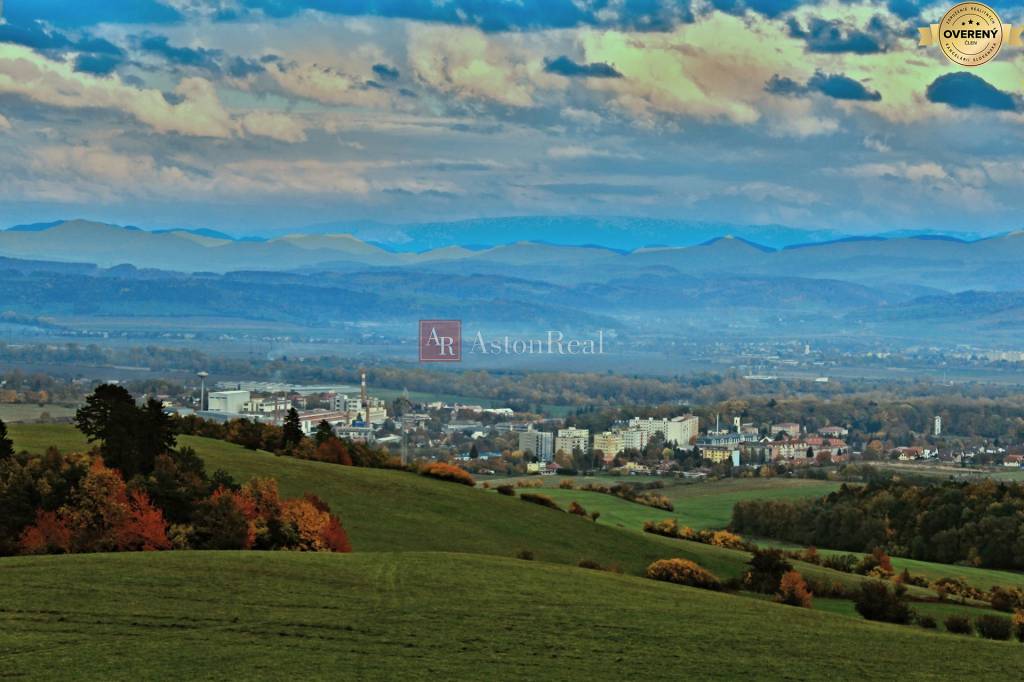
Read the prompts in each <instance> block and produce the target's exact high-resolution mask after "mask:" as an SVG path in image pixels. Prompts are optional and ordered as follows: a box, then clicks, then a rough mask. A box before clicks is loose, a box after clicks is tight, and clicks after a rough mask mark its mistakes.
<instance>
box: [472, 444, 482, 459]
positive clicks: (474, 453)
mask: <svg viewBox="0 0 1024 682" xmlns="http://www.w3.org/2000/svg"><path fill="white" fill-rule="evenodd" d="M469 458H470V459H480V451H479V450H477V448H476V443H473V447H471V448H470V449H469Z"/></svg>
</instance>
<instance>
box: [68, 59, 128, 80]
mask: <svg viewBox="0 0 1024 682" xmlns="http://www.w3.org/2000/svg"><path fill="white" fill-rule="evenodd" d="M123 61H124V58H123V57H121V56H119V55H110V54H80V55H78V56H77V57H76V58H75V71H78V72H80V73H91V74H95V75H97V76H106V75H108V74H110V73H113V72H114V70H115V69H116V68H117V67H118V66H120V65H121V62H123Z"/></svg>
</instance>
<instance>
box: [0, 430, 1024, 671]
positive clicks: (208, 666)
mask: <svg viewBox="0 0 1024 682" xmlns="http://www.w3.org/2000/svg"><path fill="white" fill-rule="evenodd" d="M12 431H13V435H14V438H15V441H16V447H18V448H19V449H20V448H27V449H30V450H35V451H41V450H44V449H45V447H46V446H47V445H48V444H49V443H57V444H58V445H60V446H61V447H66V448H70V449H74V448H81V447H82V446H83V445H84V441H83V440H82V439H81V437H80V436H77V432H75V431H74V430H73V429H70V428H69V427H66V426H63V427H62V426H53V425H48V426H37V425H15V427H14V428H13V429H12ZM180 444H181V445H188V446H191V447H194V448H195V449H196V450H197V451H198V452H199V453H200V454H201V455H202V456H203V458H204V459H205V461H206V463H207V468H208V470H209V471H211V472H212V471H213V470H216V469H225V470H227V471H228V472H230V473H231V474H232V475H233V476H234V477H235V478H236V479H238V480H247V479H248V478H250V477H252V476H273V477H275V478H276V479H277V480H278V481H279V482H280V486H281V489H282V491H283V492H284V493H285V494H286V495H289V496H292V495H299V494H302V493H304V492H307V491H309V492H316V493H317V494H318V495H320V496H321V497H323V498H324V499H325V500H326V501H327V502H328V503H329V504H330V505H331V507H332V509H333V510H334V511H336V512H337V513H338V514H339V515H340V516H341V518H342V520H343V522H344V524H345V527H346V529H347V530H348V531H349V534H350V536H351V538H352V544H353V547H354V550H355V551H354V553H353V554H352V555H344V556H343V555H327V554H298V553H288V552H280V553H259V552H164V553H153V554H145V553H143V554H116V555H77V556H59V557H24V558H6V559H0V669H2V670H3V671H4V674H5V675H11V676H22V677H30V678H33V679H47V678H49V679H59V678H66V676H67V672H68V671H69V670H73V671H74V673H75V677H77V678H83V679H105V680H113V679H140V678H164V677H175V678H177V679H193V678H198V679H215V678H217V679H222V678H225V677H231V676H237V675H238V674H239V673H240V672H244V675H245V676H246V677H250V678H254V679H267V678H278V679H279V678H281V677H284V676H288V677H292V678H294V677H304V678H328V677H329V678H332V679H337V678H339V677H342V678H344V677H353V678H358V679H396V678H398V679H426V678H438V677H441V678H447V679H451V678H459V679H484V678H492V679H493V678H494V677H500V678H513V677H516V678H520V677H531V678H538V679H567V678H577V677H592V678H594V679H622V677H623V670H624V668H623V666H626V667H628V671H629V672H628V675H629V677H637V678H639V677H643V678H651V679H679V678H680V677H681V676H684V675H686V674H693V672H694V671H695V670H699V671H700V672H701V675H700V676H701V677H702V678H703V679H737V678H742V677H755V678H758V679H781V678H786V679H824V678H826V677H829V678H837V677H838V678H840V679H842V678H845V677H855V676H856V677H858V678H863V677H865V676H868V677H875V678H886V679H889V678H893V677H897V676H898V677H900V678H901V679H910V680H913V679H939V678H943V679H944V678H946V677H947V676H959V675H967V674H970V675H972V677H974V678H977V679H1001V678H1004V677H1005V672H1004V671H1005V670H1007V669H1009V668H1013V667H1019V666H1021V665H1024V647H1022V646H1020V645H1019V644H1016V643H993V642H987V641H983V640H981V639H980V638H963V637H954V636H952V635H947V634H944V633H941V632H939V633H937V632H929V631H925V630H923V629H920V628H916V627H905V626H892V625H884V624H877V623H869V622H866V621H863V620H861V619H860V618H859V617H858V616H856V614H855V613H854V612H853V611H852V605H851V604H850V602H842V601H835V600H824V599H822V600H817V601H818V602H819V603H818V604H817V608H816V609H814V610H804V609H795V608H792V607H786V606H781V605H777V604H774V603H771V602H770V601H766V600H765V599H760V598H751V597H750V595H729V594H719V593H710V592H704V591H698V590H691V589H688V588H683V587H677V586H672V585H666V584H661V583H655V582H652V581H649V580H645V579H643V578H640V577H637V576H639V575H640V574H642V572H643V570H644V568H645V567H646V566H647V565H648V564H649V563H650V562H651V561H652V560H654V559H658V558H666V557H671V556H679V557H683V558H689V559H692V560H694V561H696V562H698V563H700V564H701V565H703V566H705V567H707V568H708V569H710V570H711V571H713V572H715V573H716V574H717V575H719V576H720V577H721V578H723V579H727V578H733V577H738V576H739V575H740V574H741V573H742V572H743V570H745V568H746V566H745V563H746V561H747V559H748V556H749V555H747V554H746V553H744V552H739V551H733V550H727V549H722V548H718V547H711V546H708V545H702V544H698V543H693V542H684V541H678V540H671V539H668V538H661V537H657V536H653V535H649V534H644V533H642V532H639V529H638V527H627V525H629V526H631V524H632V521H633V520H636V518H640V517H643V518H651V517H652V516H651V515H652V514H653V513H656V512H657V511H658V510H654V509H650V508H648V507H642V506H640V505H636V504H635V503H630V502H627V501H625V500H621V499H618V498H614V497H612V496H609V495H603V494H599V493H582V492H580V491H562V490H549V491H546V492H550V493H551V494H552V495H553V496H560V495H562V494H566V496H567V497H572V498H576V499H579V498H580V497H581V496H585V498H584V499H580V502H581V503H583V504H584V505H585V506H591V507H593V508H595V509H600V508H601V507H600V505H606V507H605V509H608V510H610V511H607V516H608V517H609V519H610V520H609V523H607V524H606V523H603V521H605V518H604V516H605V511H604V510H602V523H596V524H595V523H593V522H591V521H589V520H586V519H582V518H580V517H577V516H574V515H570V514H566V513H561V512H557V511H553V510H550V509H546V508H543V507H540V506H537V505H532V504H528V503H525V502H523V501H521V500H519V499H516V498H512V497H506V496H501V495H497V494H495V493H491V492H486V491H483V490H480V489H472V488H469V487H466V486H460V485H457V484H452V483H444V482H440V481H435V480H432V479H428V478H425V477H422V476H417V475H415V474H410V473H405V472H394V471H384V470H374V469H360V468H355V467H341V466H336V465H330V464H321V463H317V462H307V461H301V460H296V459H291V458H286V457H276V456H274V455H272V454H270V453H265V452H256V451H248V450H245V449H243V448H241V447H239V446H236V445H233V444H230V443H225V442H222V441H216V440H210V439H206V438H198V437H181V438H180ZM726 483H729V484H730V485H723V486H721V487H720V488H718V489H720V490H721V491H722V494H723V495H724V496H727V497H732V496H736V495H743V492H742V490H741V488H742V484H744V483H746V484H747V485H751V484H752V485H751V488H750V489H749V490H750V492H751V493H752V494H755V495H756V494H769V491H771V490H772V489H771V488H769V487H767V486H765V485H764V483H761V482H758V481H751V482H744V481H735V482H726ZM766 483H767V482H766ZM779 483H785V484H786V485H783V486H781V487H778V488H776V489H774V490H775V492H776V493H781V494H786V495H789V494H794V495H795V494H796V493H795V492H794V493H790V492H784V491H793V490H797V489H798V488H799V489H800V492H803V493H806V492H807V491H810V490H812V488H811V487H809V486H805V485H804V484H803V482H801V483H800V484H798V486H793V485H789V484H790V483H792V482H791V481H785V482H782V481H780V482H779ZM718 485H719V484H700V485H687V486H680V488H684V487H685V488H686V489H687V490H685V491H680V490H675V489H671V490H673V492H676V493H683V492H686V493H691V494H689V495H682V494H680V495H677V496H676V499H679V500H683V501H684V502H685V503H687V504H693V505H697V504H699V502H700V501H701V500H703V501H704V502H710V501H712V500H713V498H714V495H712V494H710V491H713V490H715V489H716V486H718ZM690 489H692V490H690ZM694 493H699V494H694ZM815 494H816V493H815ZM584 500H585V501H584ZM708 506H713V505H708ZM719 514H720V512H719ZM616 515H618V516H619V517H620V520H621V522H622V524H623V526H624V527H623V528H618V527H616V526H617V525H618V522H616V521H615V518H616ZM642 520H643V519H642V518H641V519H640V521H641V523H642ZM520 550H529V551H531V552H532V553H533V555H534V557H535V560H534V561H524V560H521V559H517V558H515V557H516V555H517V554H518V553H519V552H520ZM581 559H592V560H595V561H598V562H599V563H601V564H602V565H605V566H609V565H614V566H618V567H619V568H621V570H622V571H624V573H623V574H622V575H617V574H615V573H611V572H605V571H593V570H587V569H581V568H577V567H576V564H577V563H578V562H579V561H580V560H581ZM797 568H798V570H800V571H801V572H803V573H805V574H806V575H808V576H813V577H818V578H828V579H830V580H836V581H839V582H843V583H844V584H846V585H849V586H855V585H856V584H858V583H859V582H860V581H862V580H863V578H861V577H859V576H852V575H847V574H842V573H836V572H834V571H829V570H826V569H822V568H820V567H816V566H811V565H808V564H797ZM69 585H75V586H77V587H78V588H79V589H68V586H69ZM912 593H913V594H914V595H915V596H918V597H926V596H927V595H928V594H929V593H928V592H927V591H926V590H922V589H920V588H914V590H912ZM915 608H918V609H919V610H921V611H923V612H927V613H932V612H935V614H934V615H936V617H937V618H938V619H939V620H941V617H942V614H943V613H946V612H949V611H951V610H963V611H967V612H968V613H972V614H973V613H982V612H984V611H983V610H980V609H968V608H967V607H963V606H959V605H946V604H915ZM781 632H784V633H785V636H775V635H774V634H771V633H781ZM823 641H824V642H828V656H822V655H821V651H822V648H821V647H822V642H823ZM56 642H59V643H60V646H59V647H58V646H56V645H55V643H56ZM125 642H130V643H131V647H132V650H133V652H134V653H135V654H136V655H134V656H133V657H132V658H131V659H127V658H126V657H125V655H124V643H125ZM722 642H728V654H729V655H727V656H723V655H722V653H721V651H720V650H719V648H718V647H719V646H720V645H721V643H722ZM41 650H45V651H46V652H47V655H46V656H40V655H39V652H40V651H41ZM183 651H187V652H188V654H189V655H188V656H182V655H181V654H182V652H183ZM865 652H871V653H870V655H865ZM127 660H131V661H133V663H132V664H130V665H129V664H127V663H126V661H127Z"/></svg>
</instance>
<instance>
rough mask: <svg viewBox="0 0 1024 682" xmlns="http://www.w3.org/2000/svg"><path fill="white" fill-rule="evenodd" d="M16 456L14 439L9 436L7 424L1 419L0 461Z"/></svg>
mask: <svg viewBox="0 0 1024 682" xmlns="http://www.w3.org/2000/svg"><path fill="white" fill-rule="evenodd" d="M13 456H14V441H12V440H11V439H10V438H8V437H7V424H4V420H3V419H0V461H3V460H5V459H10V458H11V457H13Z"/></svg>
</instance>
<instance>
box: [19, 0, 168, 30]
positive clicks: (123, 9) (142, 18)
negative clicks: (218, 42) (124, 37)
mask: <svg viewBox="0 0 1024 682" xmlns="http://www.w3.org/2000/svg"><path fill="white" fill-rule="evenodd" d="M4 4H5V6H4V8H3V9H4V16H5V17H6V18H7V21H9V22H11V23H13V24H27V23H29V22H31V21H35V20H41V21H45V22H47V23H49V24H52V25H54V26H64V27H68V28H72V27H82V26H93V25H95V24H101V23H120V24H167V23H175V22H178V21H181V19H182V18H183V17H182V15H181V13H180V12H178V10H176V9H174V8H173V7H171V6H170V5H169V4H168V3H164V2H159V1H158V0H74V1H73V2H68V0H23V1H21V2H18V1H17V0H15V1H14V2H11V1H10V0H9V1H8V2H7V3H4Z"/></svg>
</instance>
